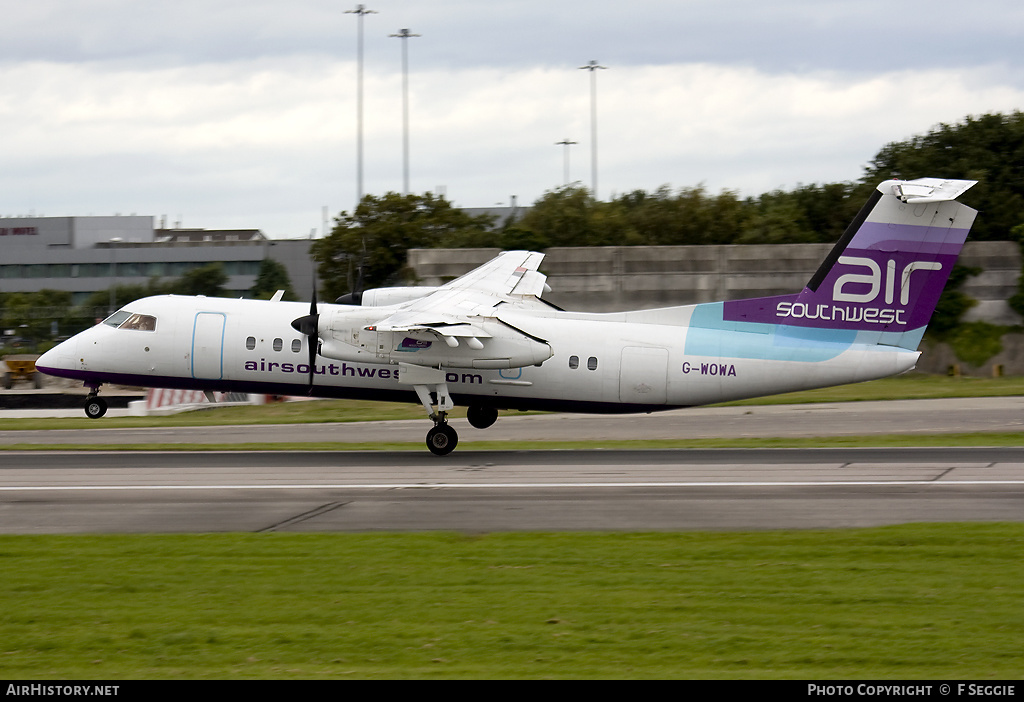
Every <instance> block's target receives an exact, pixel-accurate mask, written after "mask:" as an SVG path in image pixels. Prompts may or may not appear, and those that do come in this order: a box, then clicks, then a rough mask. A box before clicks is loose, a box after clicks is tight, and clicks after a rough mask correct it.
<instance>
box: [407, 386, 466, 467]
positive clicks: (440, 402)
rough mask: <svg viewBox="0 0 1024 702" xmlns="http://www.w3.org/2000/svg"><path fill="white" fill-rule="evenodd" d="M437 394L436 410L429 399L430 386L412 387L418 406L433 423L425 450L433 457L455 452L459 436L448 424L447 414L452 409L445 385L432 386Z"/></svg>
mask: <svg viewBox="0 0 1024 702" xmlns="http://www.w3.org/2000/svg"><path fill="white" fill-rule="evenodd" d="M433 388H434V392H435V393H436V394H437V409H436V410H435V409H434V404H433V402H432V401H431V397H430V389H431V388H430V386H427V385H414V386H413V389H414V390H415V391H416V396H417V397H418V398H420V404H422V405H423V407H424V409H426V410H427V416H428V417H430V419H431V420H433V422H434V428H433V429H431V430H430V431H428V432H427V448H428V449H430V452H431V453H432V454H434V455H435V456H447V455H448V454H449V453H451V452H452V451H454V450H455V447H456V446H458V444H459V434H458V432H456V431H455V429H454V428H453V427H451V426H450V425H449V424H448V412H450V411H451V410H452V409H453V408H454V407H455V403H453V402H452V398H451V396H450V395H449V394H448V384H447V383H437V384H436V385H434V386H433Z"/></svg>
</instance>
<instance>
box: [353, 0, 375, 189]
mask: <svg viewBox="0 0 1024 702" xmlns="http://www.w3.org/2000/svg"><path fill="white" fill-rule="evenodd" d="M345 14H346V15H358V17H359V32H358V39H357V43H356V46H357V48H356V52H357V55H358V68H357V71H358V73H357V78H356V206H357V207H358V205H359V203H360V202H362V200H363V16H364V15H375V14H377V13H376V12H375V11H374V10H367V9H366V6H365V5H356V9H354V10H345Z"/></svg>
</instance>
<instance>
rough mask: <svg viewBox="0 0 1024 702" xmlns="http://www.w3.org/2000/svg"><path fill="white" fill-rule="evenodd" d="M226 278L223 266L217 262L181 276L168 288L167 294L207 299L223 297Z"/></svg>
mask: <svg viewBox="0 0 1024 702" xmlns="http://www.w3.org/2000/svg"><path fill="white" fill-rule="evenodd" d="M227 282H228V276H227V274H226V273H225V272H224V265H223V264H222V263H220V262H219V261H215V262H213V263H208V264H206V265H205V266H199V267H198V268H193V269H192V270H190V271H188V272H187V273H185V275H183V276H181V278H179V279H178V281H177V282H175V283H173V284H172V285H171V286H170V290H169V292H171V293H174V294H177V295H206V296H207V297H223V296H224V294H225V290H224V286H225V285H226V284H227Z"/></svg>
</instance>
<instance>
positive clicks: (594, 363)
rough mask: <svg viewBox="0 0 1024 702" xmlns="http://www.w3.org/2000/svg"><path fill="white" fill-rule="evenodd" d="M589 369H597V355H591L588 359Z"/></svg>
mask: <svg viewBox="0 0 1024 702" xmlns="http://www.w3.org/2000/svg"><path fill="white" fill-rule="evenodd" d="M587 369H588V370H597V357H596V356H591V357H590V358H588V359H587Z"/></svg>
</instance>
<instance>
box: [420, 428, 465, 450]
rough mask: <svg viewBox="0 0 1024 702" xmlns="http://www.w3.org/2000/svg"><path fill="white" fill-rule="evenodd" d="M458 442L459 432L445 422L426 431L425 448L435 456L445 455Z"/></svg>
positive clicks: (453, 448)
mask: <svg viewBox="0 0 1024 702" xmlns="http://www.w3.org/2000/svg"><path fill="white" fill-rule="evenodd" d="M458 444H459V434H458V432H456V431H455V430H454V429H452V428H451V427H450V426H449V425H447V424H441V425H439V426H436V427H434V428H433V429H431V430H430V431H428V432H427V448H428V449H430V452H431V453H432V454H434V455H435V456H447V455H448V454H449V453H451V452H452V451H454V450H455V447H456V446H458Z"/></svg>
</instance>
